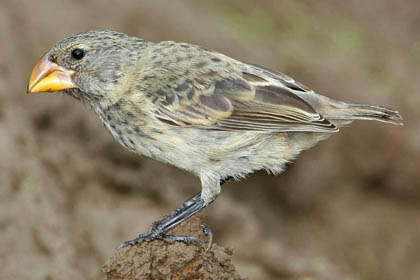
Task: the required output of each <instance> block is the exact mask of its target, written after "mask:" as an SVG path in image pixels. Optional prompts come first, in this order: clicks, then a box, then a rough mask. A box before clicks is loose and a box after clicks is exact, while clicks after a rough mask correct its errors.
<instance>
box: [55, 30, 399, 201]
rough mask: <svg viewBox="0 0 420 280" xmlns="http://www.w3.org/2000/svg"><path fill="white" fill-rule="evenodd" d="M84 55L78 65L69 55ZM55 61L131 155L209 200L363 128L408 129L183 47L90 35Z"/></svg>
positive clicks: (61, 50) (386, 114) (361, 107)
mask: <svg viewBox="0 0 420 280" xmlns="http://www.w3.org/2000/svg"><path fill="white" fill-rule="evenodd" d="M75 48H81V49H84V50H85V51H86V55H85V57H84V58H83V59H81V60H78V61H76V60H74V59H73V58H72V57H71V55H70V53H71V51H72V50H73V49H75ZM48 55H49V57H50V58H51V61H53V62H55V63H57V64H58V65H60V66H62V67H65V68H67V69H71V70H74V71H76V74H75V77H74V82H75V83H76V84H77V85H78V88H77V89H67V90H64V92H67V93H69V94H71V95H72V96H74V97H75V98H77V99H79V100H81V101H83V102H84V103H86V104H88V105H89V106H90V107H91V108H92V109H93V110H94V111H95V112H96V113H97V114H98V115H99V117H100V119H101V120H102V122H103V123H104V125H105V127H106V128H107V129H108V130H109V131H110V132H111V134H112V136H113V137H114V138H115V139H116V140H117V141H118V142H119V143H120V144H122V145H123V146H124V147H126V148H127V149H129V150H131V151H133V152H136V153H138V154H142V155H146V156H149V157H152V158H155V159H158V160H160V161H163V162H167V163H170V164H173V165H175V166H177V167H179V168H182V169H186V170H188V171H190V172H192V173H194V174H195V175H197V176H198V177H199V178H200V179H201V183H202V193H201V197H202V199H203V200H204V201H205V202H206V203H208V202H210V201H212V200H213V199H214V198H215V197H216V196H217V194H219V192H220V180H222V179H224V178H227V177H234V178H236V179H239V178H242V177H244V176H245V175H247V174H249V173H251V172H254V171H256V170H260V169H265V170H267V171H269V172H272V173H274V174H278V173H280V172H281V171H282V170H283V168H284V165H285V163H286V162H288V161H290V160H292V159H294V158H295V157H296V156H297V155H298V154H299V153H300V152H301V151H302V150H305V149H308V148H310V147H312V146H313V145H315V144H316V143H317V142H318V141H320V140H322V139H325V138H327V137H329V136H330V135H331V134H333V133H335V132H337V131H338V129H339V127H341V126H343V125H346V124H348V123H350V122H351V121H353V120H357V119H367V120H378V121H383V122H388V123H393V124H401V116H400V115H399V113H398V112H396V111H394V110H391V109H388V108H385V107H380V106H375V105H366V104H356V103H346V102H340V101H335V100H332V99H330V98H328V97H325V96H322V95H319V94H317V93H315V92H314V91H312V90H311V89H309V88H307V87H306V86H304V85H302V84H300V83H299V82H297V81H295V80H294V79H292V78H290V77H288V76H286V75H284V74H282V73H279V72H275V71H271V70H268V69H265V68H263V67H260V66H256V65H250V64H245V63H242V62H240V61H237V60H235V59H232V58H230V57H227V56H225V55H223V54H220V53H217V52H215V51H211V50H208V49H204V48H201V47H199V46H195V45H190V44H186V43H176V42H171V41H169V42H160V43H153V42H148V41H144V40H142V39H138V38H135V37H130V36H127V35H125V34H122V33H118V32H113V31H89V32H84V33H80V34H76V35H73V36H71V37H69V38H67V39H65V40H63V41H61V42H59V43H57V44H56V45H55V46H54V47H53V48H52V49H51V50H50V51H49V53H48Z"/></svg>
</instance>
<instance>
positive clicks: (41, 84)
mask: <svg viewBox="0 0 420 280" xmlns="http://www.w3.org/2000/svg"><path fill="white" fill-rule="evenodd" d="M75 73H76V72H75V71H73V70H68V69H66V68H64V67H61V66H59V65H57V64H56V63H54V62H51V61H49V60H48V55H44V56H43V57H42V58H41V60H40V61H39V62H38V63H37V64H36V65H35V67H34V69H33V70H32V73H31V76H30V78H29V83H28V93H35V92H53V91H59V90H63V89H67V88H78V86H77V85H76V84H75V83H74V81H73V78H74V75H75Z"/></svg>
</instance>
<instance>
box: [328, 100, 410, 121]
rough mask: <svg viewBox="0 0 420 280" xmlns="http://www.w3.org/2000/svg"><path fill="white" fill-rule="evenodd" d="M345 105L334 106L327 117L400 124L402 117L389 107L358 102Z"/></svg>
mask: <svg viewBox="0 0 420 280" xmlns="http://www.w3.org/2000/svg"><path fill="white" fill-rule="evenodd" d="M345 104H346V105H347V106H343V107H342V106H340V107H336V108H335V110H332V111H331V113H330V114H328V117H327V118H328V119H332V120H334V119H336V120H375V121H381V122H386V123H392V124H396V125H402V124H403V123H402V117H401V115H400V113H399V112H398V111H395V110H392V109H390V108H386V107H382V106H376V105H369V104H359V103H345Z"/></svg>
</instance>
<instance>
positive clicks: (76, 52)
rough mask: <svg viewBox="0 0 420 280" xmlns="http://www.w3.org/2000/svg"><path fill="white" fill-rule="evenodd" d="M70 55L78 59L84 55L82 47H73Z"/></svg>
mask: <svg viewBox="0 0 420 280" xmlns="http://www.w3.org/2000/svg"><path fill="white" fill-rule="evenodd" d="M71 56H72V57H73V58H74V59H76V60H80V59H82V58H83V57H84V56H85V51H84V50H82V49H74V50H73V51H72V52H71Z"/></svg>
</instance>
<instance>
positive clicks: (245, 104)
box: [154, 65, 338, 132]
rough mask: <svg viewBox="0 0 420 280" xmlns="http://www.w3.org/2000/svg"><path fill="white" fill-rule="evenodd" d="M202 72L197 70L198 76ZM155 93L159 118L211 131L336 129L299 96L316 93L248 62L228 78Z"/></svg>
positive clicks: (219, 77) (317, 130) (191, 81)
mask: <svg viewBox="0 0 420 280" xmlns="http://www.w3.org/2000/svg"><path fill="white" fill-rule="evenodd" d="M197 75H199V74H197ZM197 80H198V81H199V82H197V81H196V80H194V79H190V80H185V81H183V83H181V84H179V85H175V86H172V87H169V86H167V87H166V88H161V89H159V90H158V91H157V94H155V96H156V95H158V96H159V98H157V99H156V98H155V99H154V101H155V104H156V111H155V114H156V117H157V119H159V120H161V121H163V122H166V123H168V124H171V125H177V126H195V127H200V128H203V129H213V130H252V131H268V132H286V131H313V132H335V131H337V130H338V129H337V127H335V126H334V125H333V124H332V123H331V122H329V121H328V120H327V119H325V118H324V117H323V116H322V115H320V114H319V113H318V112H317V111H316V110H315V109H314V108H313V107H312V106H311V105H310V104H309V103H308V102H307V101H305V100H304V99H303V98H301V97H300V96H299V95H298V94H296V93H295V92H296V91H298V92H299V93H300V94H302V93H307V94H311V93H313V91H311V90H310V89H308V88H307V87H305V86H304V85H302V84H300V83H298V82H296V81H294V80H293V79H292V78H290V77H288V76H286V75H284V74H282V73H278V72H273V71H270V70H267V69H264V68H261V67H257V66H253V65H247V67H246V68H244V69H242V71H240V72H234V71H232V73H231V75H228V76H227V77H226V76H224V77H222V76H215V77H214V78H212V79H209V80H207V81H206V82H203V81H202V79H200V77H197Z"/></svg>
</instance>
